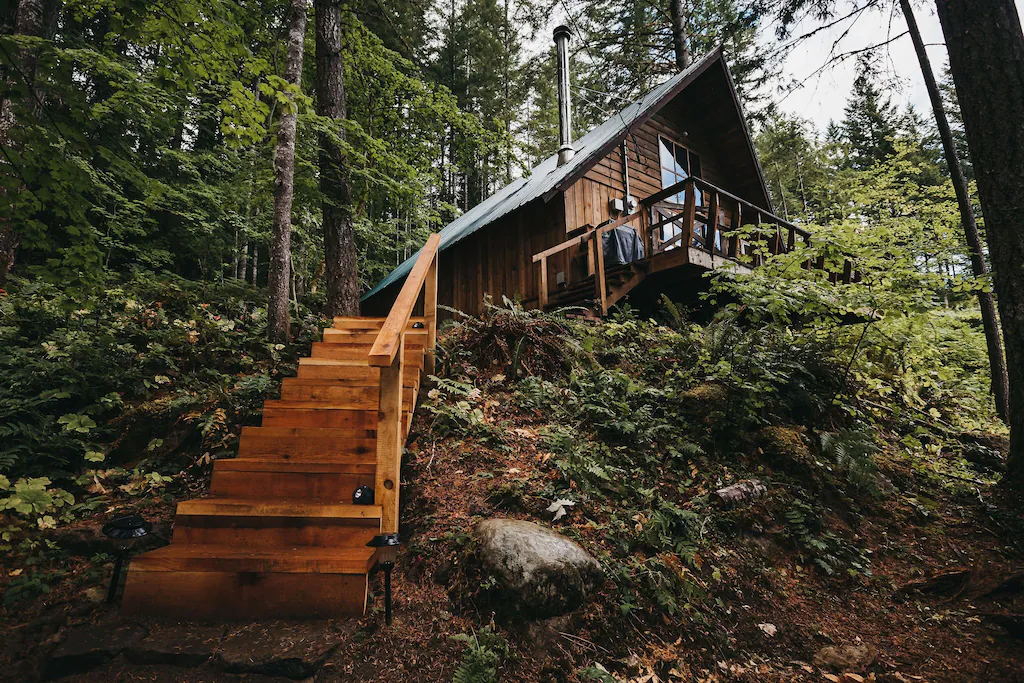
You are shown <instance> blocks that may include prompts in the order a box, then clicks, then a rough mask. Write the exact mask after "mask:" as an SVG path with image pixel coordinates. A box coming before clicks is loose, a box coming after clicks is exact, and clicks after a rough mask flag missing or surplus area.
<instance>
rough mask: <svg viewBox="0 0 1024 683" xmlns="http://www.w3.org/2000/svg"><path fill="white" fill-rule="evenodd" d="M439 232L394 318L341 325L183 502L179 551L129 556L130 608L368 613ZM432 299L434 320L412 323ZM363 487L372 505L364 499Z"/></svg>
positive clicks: (271, 614) (207, 615)
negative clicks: (199, 490)
mask: <svg viewBox="0 0 1024 683" xmlns="http://www.w3.org/2000/svg"><path fill="white" fill-rule="evenodd" d="M439 241H440V240H439V236H437V235H433V236H432V237H431V238H430V240H429V241H428V242H427V247H425V248H424V252H423V255H422V256H421V257H420V261H419V262H418V263H417V265H416V268H414V270H413V272H412V273H411V274H410V277H409V278H408V280H407V281H406V285H405V288H403V290H402V293H401V294H400V295H399V298H398V301H396V303H395V306H394V308H393V309H392V312H391V314H390V315H389V316H388V317H387V318H335V320H334V325H333V326H332V327H331V328H328V329H327V330H325V331H324V337H323V339H324V340H323V342H318V343H316V344H314V345H313V351H312V356H311V357H310V358H302V359H301V360H300V361H299V370H298V376H297V377H294V378H288V379H285V380H284V383H283V385H282V387H281V398H280V399H279V400H272V401H267V402H266V403H265V405H264V412H263V425H262V426H260V427H245V428H243V430H242V437H241V442H240V445H239V450H238V457H237V458H233V459H226V460H218V461H216V462H215V463H214V469H213V479H212V481H211V484H210V496H209V497H208V498H200V499H198V500H189V501H185V502H183V503H180V504H179V505H178V509H177V515H176V518H175V523H174V536H173V539H172V542H171V544H170V545H168V546H165V547H163V548H160V549H158V550H154V551H151V552H148V553H145V554H143V555H140V556H138V557H136V558H134V559H133V560H132V563H131V567H130V570H129V572H128V581H127V585H126V587H125V594H124V600H123V603H122V611H123V612H124V613H126V614H132V615H145V616H156V617H167V618H174V619H198V620H214V621H224V620H239V619H307V618H329V617H348V616H361V615H362V614H363V612H364V610H365V608H366V596H367V587H368V574H369V572H370V570H371V569H372V567H373V565H374V563H375V551H374V550H373V549H372V548H368V547H366V544H367V542H368V541H369V540H370V539H372V538H373V537H374V536H375V535H377V534H381V533H397V531H398V514H399V509H398V500H399V485H400V482H401V477H400V469H401V455H402V449H403V446H404V443H405V439H406V437H407V435H408V432H409V426H410V422H411V416H412V412H413V410H415V406H416V398H417V394H418V392H419V386H420V378H421V376H422V374H423V373H424V372H426V373H431V372H433V360H434V355H433V349H434V345H435V339H436V330H437V327H436V318H437V306H436V302H437V267H436V266H437V257H436V255H437V245H438V243H439ZM420 300H422V307H423V310H424V316H423V317H420V318H414V317H412V312H413V309H414V307H415V306H416V305H417V302H418V301H420ZM359 486H370V487H371V488H373V490H374V492H375V500H374V503H375V504H373V505H354V504H353V503H352V494H353V492H354V491H355V489H356V488H357V487H359Z"/></svg>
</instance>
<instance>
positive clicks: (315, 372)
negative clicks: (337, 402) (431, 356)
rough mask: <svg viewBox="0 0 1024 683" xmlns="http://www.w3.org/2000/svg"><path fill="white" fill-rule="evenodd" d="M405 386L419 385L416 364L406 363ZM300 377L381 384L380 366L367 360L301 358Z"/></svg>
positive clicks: (351, 383) (346, 382)
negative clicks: (370, 363)
mask: <svg viewBox="0 0 1024 683" xmlns="http://www.w3.org/2000/svg"><path fill="white" fill-rule="evenodd" d="M402 374H403V375H404V379H403V384H404V385H405V386H418V385H419V381H420V369H419V368H418V367H417V366H416V365H412V364H410V365H405V366H404V368H403V371H402ZM298 378H299V379H310V380H327V379H330V380H336V381H339V382H342V383H344V384H347V385H349V386H373V387H379V386H380V368H378V367H374V366H372V365H368V364H367V363H365V362H360V361H353V360H332V359H330V358H300V359H299V373H298Z"/></svg>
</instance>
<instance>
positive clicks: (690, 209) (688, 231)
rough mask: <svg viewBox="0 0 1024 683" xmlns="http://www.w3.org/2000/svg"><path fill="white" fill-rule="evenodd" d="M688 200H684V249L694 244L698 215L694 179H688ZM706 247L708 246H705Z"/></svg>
mask: <svg viewBox="0 0 1024 683" xmlns="http://www.w3.org/2000/svg"><path fill="white" fill-rule="evenodd" d="M686 180H687V184H686V190H685V191H686V198H685V199H684V200H683V239H682V243H683V248H684V249H689V248H690V246H691V245H692V244H693V235H694V227H695V226H694V222H695V221H696V213H697V197H696V196H695V195H696V192H695V191H694V190H695V188H694V184H693V179H692V178H687V179H686ZM705 246H706V245H705Z"/></svg>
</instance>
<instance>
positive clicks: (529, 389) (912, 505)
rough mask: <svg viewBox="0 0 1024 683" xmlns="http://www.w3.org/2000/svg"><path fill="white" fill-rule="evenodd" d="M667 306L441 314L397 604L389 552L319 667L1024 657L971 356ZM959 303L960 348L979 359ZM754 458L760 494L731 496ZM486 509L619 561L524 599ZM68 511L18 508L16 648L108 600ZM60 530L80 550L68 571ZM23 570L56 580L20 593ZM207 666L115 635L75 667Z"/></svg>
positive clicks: (886, 665) (743, 670)
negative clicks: (121, 649) (99, 660)
mask: <svg viewBox="0 0 1024 683" xmlns="http://www.w3.org/2000/svg"><path fill="white" fill-rule="evenodd" d="M943 315H944V316H947V318H951V319H953V322H952V323H950V325H953V326H956V325H959V324H960V321H959V318H958V317H957V316H956V315H949V314H946V313H943ZM664 318H665V320H664V322H663V323H657V322H653V321H645V320H640V319H637V318H635V317H634V316H631V315H629V314H628V312H627V313H626V314H623V315H620V316H619V317H617V318H615V319H613V320H611V321H609V322H606V323H603V324H588V323H584V322H574V321H572V320H566V319H564V318H562V317H559V316H554V315H550V314H548V315H540V314H536V313H528V312H525V311H523V310H522V309H520V308H518V307H516V306H514V305H511V306H508V307H506V308H499V307H494V308H492V309H490V311H489V312H488V314H487V315H486V316H485V317H484V318H483V319H482V320H470V321H463V322H462V323H459V324H456V325H454V326H451V327H449V328H448V329H447V330H445V332H444V333H443V335H442V337H441V349H440V350H439V360H440V366H439V370H438V376H437V377H436V378H435V379H434V381H433V386H432V388H431V389H430V390H429V391H428V392H425V394H426V395H425V396H423V398H422V402H421V405H420V407H419V409H418V411H417V415H416V418H415V420H414V423H413V424H414V426H413V434H412V438H411V440H410V443H409V447H408V453H407V455H406V457H405V459H404V462H403V481H402V486H403V489H402V501H403V502H402V504H403V510H402V524H403V527H402V533H403V537H404V539H405V544H404V547H403V552H402V554H401V556H400V560H399V563H398V566H397V569H396V576H395V586H396V589H395V624H394V626H393V627H392V628H385V627H384V626H383V625H382V621H383V614H382V611H383V610H382V604H381V596H380V595H379V590H380V579H379V578H378V579H376V580H375V583H374V589H375V594H374V595H371V601H370V612H369V614H368V615H367V617H365V618H364V619H362V620H359V621H358V622H357V623H355V624H351V625H349V626H348V627H347V628H348V629H349V631H350V632H352V633H353V634H354V635H353V636H352V637H349V638H347V639H345V640H344V642H342V643H341V644H340V646H339V647H338V648H337V649H336V650H335V651H334V652H333V653H332V654H331V656H330V658H329V660H328V661H327V663H326V664H325V665H324V666H323V668H322V669H321V670H320V672H319V673H318V674H317V677H316V679H317V680H321V681H334V680H366V681H407V680H417V681H449V680H456V681H470V682H476V683H479V682H485V681H497V680H502V681H538V682H540V681H638V682H643V683H650V682H652V681H691V680H692V681H726V680H729V681H731V680H737V681H755V680H756V681H771V680H808V681H820V680H826V679H825V678H823V675H824V674H825V673H827V672H828V670H827V669H822V668H820V667H819V666H818V665H816V664H815V662H814V658H815V654H816V653H817V652H818V651H819V650H821V649H822V648H823V647H825V646H829V645H837V646H843V645H861V644H864V645H870V646H872V647H874V648H877V651H878V655H877V658H876V659H875V661H874V663H872V664H870V665H865V666H863V667H859V668H858V669H857V670H856V671H853V672H852V673H856V674H860V675H863V676H865V677H871V676H874V677H875V679H876V680H879V681H899V682H901V683H902V682H905V681H916V680H926V681H962V680H977V681H996V680H998V681H1013V680H1024V669H1022V666H1024V659H1022V654H1021V649H1022V648H1021V647H1020V641H1019V640H1014V639H1013V637H1012V636H1011V635H1010V634H1009V632H1008V631H1006V630H1005V629H1004V628H1003V627H1002V626H1000V625H999V624H1000V623H1006V622H1005V620H1003V621H1000V618H1001V615H1004V616H1005V615H1012V614H1020V613H1021V612H1024V595H1022V587H1024V554H1022V548H1021V542H1020V538H1022V535H1021V532H1022V531H1024V520H1022V518H1021V515H1020V512H1019V510H1020V509H1021V508H1020V506H1019V503H1017V504H1016V507H1014V506H1013V505H1012V501H1009V500H1007V494H1006V493H1004V492H1003V491H1002V490H1001V489H1000V488H999V487H998V486H996V485H995V484H996V481H997V479H998V470H999V468H1000V467H1001V465H1002V457H1003V454H1004V451H1005V446H1006V443H1005V435H1004V432H1003V430H1002V429H1001V427H1000V426H999V425H998V423H996V422H995V421H994V420H993V419H992V417H991V415H990V414H989V413H988V412H986V410H985V409H984V405H985V402H984V401H982V400H979V399H978V398H977V397H976V396H972V397H970V399H969V400H965V399H964V396H966V395H968V394H969V393H970V392H969V390H968V389H965V387H969V386H970V384H971V383H972V382H974V381H975V379H976V375H977V372H976V371H966V370H963V368H960V369H959V370H956V369H954V371H953V372H952V373H950V374H949V375H947V376H946V377H945V378H943V379H942V380H941V381H938V380H936V379H935V378H934V377H932V378H931V379H927V373H923V372H921V370H920V368H919V367H911V366H907V367H904V369H903V371H902V372H899V373H897V372H894V371H892V370H891V368H892V367H894V366H893V365H891V364H885V363H883V362H881V360H882V359H880V358H879V356H878V354H877V353H876V354H875V355H873V356H872V357H871V358H870V359H868V360H866V361H864V362H861V361H857V359H856V358H854V360H855V361H857V362H853V361H851V360H850V356H849V355H848V354H847V352H848V350H849V345H848V344H846V343H845V342H844V339H843V337H842V336H843V335H846V336H847V337H849V336H851V335H849V334H848V332H846V331H843V330H839V331H837V332H836V336H835V337H828V336H822V335H820V334H811V335H801V334H798V333H794V332H793V331H791V330H789V329H787V328H784V327H776V326H770V325H756V326H755V325H750V324H747V323H745V322H744V321H743V320H742V319H741V318H737V317H735V316H731V315H728V314H723V315H721V316H719V317H718V318H716V319H715V320H713V321H712V322H710V323H708V324H706V325H696V324H690V323H688V322H686V321H685V320H684V319H683V317H682V316H681V315H680V314H679V312H678V311H677V310H675V308H674V307H671V306H669V307H668V308H667V310H666V314H665V316H664ZM941 323H942V321H941V320H938V321H935V323H934V325H935V328H936V334H935V335H934V336H935V338H936V339H939V340H941V342H937V343H941V344H945V345H946V347H947V353H946V355H947V358H950V359H953V358H957V357H958V354H962V355H964V356H969V357H970V358H969V359H968V360H969V361H970V362H972V363H975V364H976V360H977V359H976V358H975V357H974V356H975V355H976V353H975V352H973V351H970V349H967V350H965V349H964V348H962V346H958V343H959V341H962V339H963V335H960V334H957V333H955V332H950V331H949V329H947V328H941V327H940V325H941ZM853 336H855V335H853ZM982 367H983V366H982ZM282 369H284V366H283V365H282V367H280V368H278V371H280V370H282ZM946 370H948V368H946V369H944V371H946ZM911 376H913V377H918V378H920V377H926V380H925V381H922V382H916V383H914V384H913V385H912V386H911V382H910V381H909V380H908V377H911ZM958 382H960V384H958ZM250 417H251V416H250ZM244 420H245V418H239V419H238V420H237V422H236V423H235V426H234V429H237V424H239V423H241V422H243V421H244ZM229 431H230V430H229ZM192 454H193V456H195V455H197V454H199V455H201V452H200V451H199V450H198V449H197V450H194V451H192ZM180 465H181V463H180V462H179V466H180ZM752 479H756V480H759V481H760V482H762V483H763V484H764V486H765V489H766V494H765V495H764V496H762V497H759V498H756V499H753V500H749V501H747V502H745V503H742V504H739V505H735V506H731V507H727V506H724V505H722V504H720V503H719V502H717V500H716V496H715V492H716V491H717V490H719V489H721V488H722V487H725V486H728V485H731V484H734V483H737V482H741V481H744V480H752ZM203 482H204V477H203V472H202V471H201V470H200V469H197V468H184V469H182V470H181V473H180V474H178V475H177V476H175V477H174V478H173V479H172V481H170V482H168V483H167V484H166V485H165V487H164V488H163V489H162V491H163V493H162V494H161V495H157V496H153V495H143V496H139V497H136V498H135V499H134V500H136V501H138V500H145V501H146V505H148V510H147V514H149V515H150V516H152V517H156V518H157V519H163V520H169V519H170V516H171V513H172V510H173V500H175V499H180V498H184V497H187V496H189V495H194V494H195V492H196V491H197V490H199V489H200V488H201V486H202V485H203ZM117 495H120V494H117ZM76 500H77V498H76ZM102 500H103V503H102V504H101V505H102V506H103V507H102V510H103V512H108V511H109V510H110V509H113V508H114V507H116V506H117V505H118V501H117V500H116V499H110V498H103V499H102ZM76 504H78V503H76ZM97 510H99V508H97ZM99 516H100V515H99V513H98V512H97V515H96V518H94V519H93V520H92V523H93V524H95V523H96V519H98V518H99ZM489 517H514V518H520V519H526V520H532V521H535V522H539V523H541V524H546V525H550V526H551V527H553V528H555V529H557V530H558V531H559V532H561V533H563V534H565V535H567V536H569V537H570V538H573V539H575V540H576V541H578V542H579V543H580V544H581V545H582V546H583V547H584V548H585V549H586V550H587V551H589V552H590V553H591V554H593V555H594V556H595V557H596V558H597V559H598V560H599V561H600V563H601V564H602V566H603V568H604V570H605V575H606V580H605V582H604V584H603V585H602V586H601V588H600V589H599V591H598V593H597V594H596V595H593V596H591V599H590V600H589V601H588V602H587V604H586V605H585V606H584V607H583V608H581V609H580V610H578V611H576V612H574V613H571V614H569V615H566V616H563V617H557V618H554V619H549V620H546V621H531V620H529V619H526V618H524V616H523V615H522V614H520V613H517V611H515V610H513V609H510V608H509V605H507V604H505V603H503V602H502V601H501V600H500V599H499V598H498V594H497V592H496V591H495V588H496V586H495V582H494V580H493V579H491V578H490V577H487V576H485V575H483V574H482V573H481V571H480V569H479V565H478V563H477V561H476V559H475V558H476V549H475V543H474V540H473V535H472V528H473V526H474V524H476V523H477V522H478V521H480V520H482V519H486V518H489ZM79 524H84V523H79ZM73 526H74V524H72V527H73ZM59 531H60V527H59V526H58V529H56V530H54V529H46V530H37V531H32V532H29V531H28V530H27V529H23V530H22V531H21V532H19V533H21V534H22V536H21V539H22V540H21V544H22V546H21V547H22V548H24V547H25V544H29V543H35V544H37V545H36V548H37V550H36V551H35V552H36V553H37V555H42V556H44V557H49V558H50V559H47V560H46V562H50V564H49V565H47V566H48V567H50V568H51V574H46V573H45V572H40V571H36V570H34V569H33V568H32V567H30V566H26V564H25V562H24V558H25V557H29V555H20V556H18V557H17V558H14V559H13V560H11V561H8V562H6V563H5V566H4V574H5V576H4V577H3V578H2V581H3V582H4V584H5V585H4V588H5V590H6V591H7V593H6V594H10V593H11V592H12V591H15V592H14V596H13V598H11V600H12V605H11V606H9V607H7V608H5V610H4V613H3V614H4V619H3V626H2V627H3V629H4V636H5V641H6V642H7V643H9V645H8V646H7V653H6V656H7V657H8V658H9V659H11V660H12V661H13V660H17V659H18V658H19V657H25V656H30V655H31V654H32V653H36V655H37V656H38V653H39V652H42V651H44V650H45V648H46V647H47V646H46V639H48V638H51V637H52V636H54V634H59V633H60V631H61V629H62V628H64V625H65V624H68V623H71V624H74V623H88V621H89V620H90V619H93V618H94V617H92V616H89V612H88V608H86V609H84V610H83V608H82V604H83V600H82V593H83V591H85V590H86V589H87V588H88V587H93V590H95V587H96V586H99V585H101V582H102V581H103V578H104V574H103V572H104V569H105V567H106V566H107V565H106V563H105V562H104V561H103V560H104V558H102V557H94V558H93V559H92V561H89V560H88V559H86V558H83V557H77V558H73V557H72V556H70V555H69V554H68V553H67V551H66V550H62V549H61V548H59V547H56V546H55V547H50V546H49V545H48V544H49V543H50V542H52V540H53V539H54V538H59V534H57V532H59ZM58 546H59V544H58ZM43 547H46V548H49V549H48V550H45V551H43V550H41V549H42V548H43ZM60 553H63V554H61V555H59V554H60ZM58 556H59V557H63V558H70V559H66V560H65V561H64V564H63V565H62V570H61V571H63V572H65V573H64V574H62V575H60V576H56V577H55V576H54V575H53V574H52V567H53V566H54V565H53V557H58ZM44 564H45V562H44ZM19 570H23V571H20V572H19ZM14 572H19V573H18V574H17V575H16V576H10V575H11V574H13V573H14ZM25 575H29V576H43V577H49V578H48V579H47V580H49V581H50V582H51V586H50V592H49V593H47V594H45V595H41V596H39V595H38V594H37V593H38V591H25V593H24V595H18V593H17V591H18V590H21V589H20V588H18V587H17V586H18V579H19V577H20V576H25ZM24 581H25V580H22V582H24ZM28 634H30V635H28ZM116 661H117V660H116ZM115 672H116V676H115ZM211 675H213V674H210V673H203V672H202V671H194V672H187V671H184V670H180V669H173V668H161V667H152V666H151V667H146V668H145V669H140V670H135V669H133V667H132V666H131V665H128V664H125V663H124V662H119V663H116V664H115V665H113V667H112V668H107V669H100V670H97V671H96V672H94V673H93V674H91V677H86V678H85V679H83V680H96V681H99V680H111V679H113V678H118V677H120V678H118V679H121V678H123V679H124V680H131V679H133V678H140V677H144V678H147V679H153V680H209V676H211ZM204 676H206V678H204ZM848 680H855V679H848Z"/></svg>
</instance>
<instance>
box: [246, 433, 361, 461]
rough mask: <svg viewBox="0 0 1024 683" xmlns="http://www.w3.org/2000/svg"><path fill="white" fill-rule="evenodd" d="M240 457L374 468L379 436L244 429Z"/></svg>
mask: <svg viewBox="0 0 1024 683" xmlns="http://www.w3.org/2000/svg"><path fill="white" fill-rule="evenodd" d="M238 456H239V457H241V458H252V459H257V460H282V459H284V460H289V461H293V462H295V461H303V460H320V461H331V462H337V463H341V462H346V463H350V464H368V465H375V464H376V462H377V460H376V457H377V438H376V432H374V431H373V430H368V429H301V428H299V429H296V428H292V429H288V428H281V427H266V426H265V427H242V437H241V440H240V442H239V444H238Z"/></svg>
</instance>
